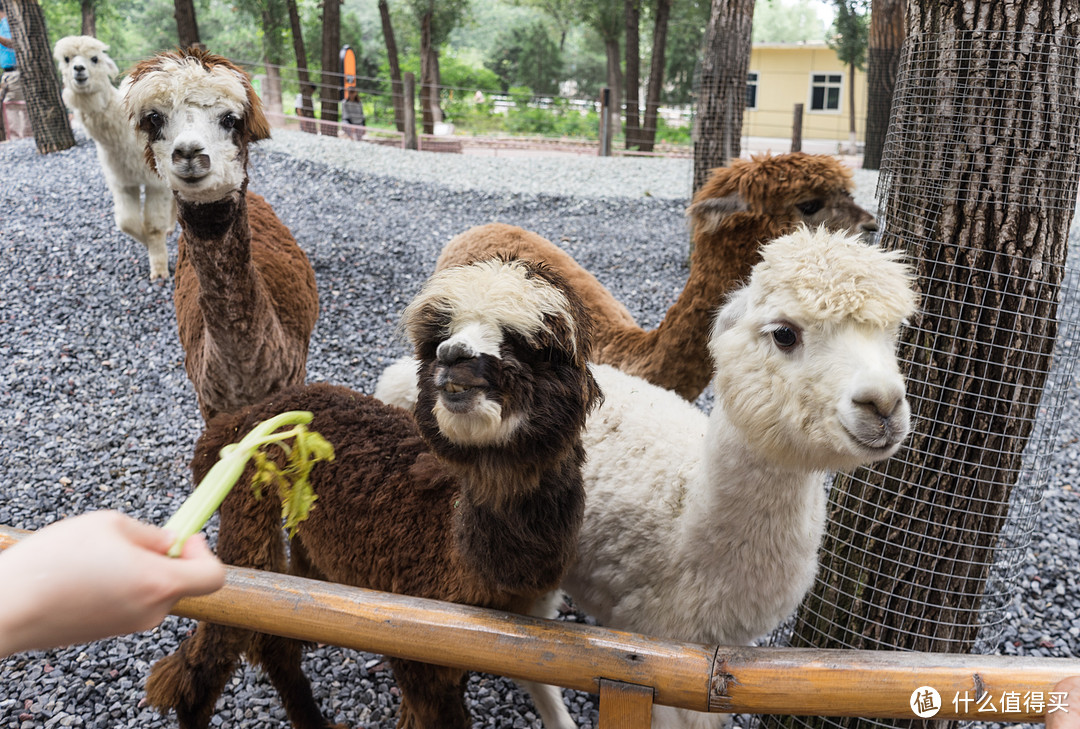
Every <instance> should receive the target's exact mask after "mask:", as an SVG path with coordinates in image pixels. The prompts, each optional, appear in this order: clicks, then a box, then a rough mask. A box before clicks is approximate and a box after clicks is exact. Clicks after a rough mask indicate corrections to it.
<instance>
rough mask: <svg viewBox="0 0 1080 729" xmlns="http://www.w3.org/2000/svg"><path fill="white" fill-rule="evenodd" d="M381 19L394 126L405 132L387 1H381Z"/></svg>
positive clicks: (396, 59)
mask: <svg viewBox="0 0 1080 729" xmlns="http://www.w3.org/2000/svg"><path fill="white" fill-rule="evenodd" d="M379 17H380V18H381V19H382V31H383V40H384V41H385V42H386V59H387V61H388V62H389V64H390V97H391V99H392V100H393V103H394V126H395V127H397V130H398V131H399V132H404V131H405V93H404V90H403V88H402V85H401V66H400V65H399V64H398V50H397V41H396V40H394V26H393V25H392V24H391V22H390V6H389V4H388V3H387V0H379Z"/></svg>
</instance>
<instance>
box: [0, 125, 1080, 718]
mask: <svg viewBox="0 0 1080 729" xmlns="http://www.w3.org/2000/svg"><path fill="white" fill-rule="evenodd" d="M79 139H80V143H79V145H78V146H77V147H76V148H73V149H71V150H67V151H65V152H62V153H57V154H52V155H47V156H40V155H38V154H37V152H36V150H35V149H34V147H33V144H32V142H30V141H26V140H23V141H16V142H11V143H6V144H0V169H2V170H3V171H4V185H2V186H0V246H2V253H0V292H3V293H0V393H2V397H0V423H2V424H3V425H2V426H0V446H2V447H0V493H3V498H0V524H8V525H11V526H15V527H20V528H27V529H36V528H40V527H42V526H45V525H46V524H48V523H50V522H52V521H54V520H56V519H58V518H61V517H64V516H68V515H73V514H78V513H81V512H84V511H88V510H92V509H99V508H115V509H120V510H122V511H125V512H127V513H130V514H132V515H134V516H136V517H138V518H140V519H144V520H146V521H149V522H153V523H162V522H163V521H164V520H165V518H166V517H167V515H169V514H170V513H171V512H172V511H173V510H174V509H175V508H176V507H177V506H178V505H179V504H180V502H181V500H182V497H183V496H184V494H186V493H187V491H188V489H189V477H188V473H187V467H186V464H187V460H188V458H189V455H190V453H191V447H192V444H193V442H194V440H195V438H196V436H197V434H198V432H199V428H200V424H201V420H200V418H199V415H198V410H197V407H196V403H195V397H194V393H193V392H192V389H191V387H190V385H189V383H188V381H187V378H186V376H185V375H184V371H183V366H182V357H183V353H182V351H181V349H180V345H179V342H178V339H177V333H176V326H175V322H174V316H173V309H172V302H171V293H172V290H171V284H166V283H161V282H155V283H151V282H150V281H148V280H147V277H146V276H147V271H148V268H147V261H146V255H145V252H144V250H143V249H142V247H141V246H140V245H139V244H138V243H136V242H135V241H133V240H131V239H129V238H127V237H126V236H124V235H123V234H121V233H120V232H119V231H118V230H116V229H115V227H114V225H113V221H112V205H111V202H110V200H109V196H108V193H107V191H106V189H105V185H104V182H103V178H102V176H101V172H100V170H99V169H98V165H97V161H96V157H95V155H94V151H93V145H92V144H91V143H90V142H89V141H88V140H87V139H86V138H85V136H81V135H80V136H79ZM251 178H252V189H254V190H255V191H257V192H259V193H261V194H263V195H265V196H266V197H267V198H268V199H269V200H270V202H271V203H272V204H273V205H274V207H275V209H276V210H277V211H278V213H279V215H280V216H281V217H282V218H283V219H284V221H285V222H286V224H288V225H289V226H290V228H291V229H292V231H293V232H294V234H295V235H296V237H297V239H298V240H299V242H300V244H301V246H302V247H303V248H304V249H305V251H306V252H307V253H308V255H309V257H310V258H311V261H312V263H313V265H314V267H315V275H316V279H317V281H318V285H319V294H320V297H321V304H322V309H321V313H320V318H319V323H318V325H317V327H316V329H315V332H314V335H313V337H312V343H311V353H310V358H309V363H308V373H309V377H310V379H311V380H313V381H319V380H325V381H332V382H336V383H341V384H346V385H349V386H352V387H354V388H356V389H359V390H361V391H366V392H370V391H371V390H372V389H373V387H374V383H375V379H376V377H377V376H378V374H379V372H380V371H381V369H382V367H383V365H384V364H385V363H386V362H388V361H390V360H391V359H393V358H396V357H397V356H399V355H401V354H403V353H404V352H405V351H406V346H405V343H404V341H403V340H402V339H401V338H400V336H399V335H398V333H397V330H396V324H397V317H398V314H399V312H400V310H401V309H402V307H403V306H404V304H405V303H406V302H407V301H408V300H409V299H410V298H411V297H412V295H413V294H414V293H415V292H416V291H417V290H418V288H419V287H420V285H421V283H422V282H423V280H424V279H425V278H426V276H427V274H428V272H429V271H430V269H431V267H432V265H433V263H434V260H435V258H436V255H437V252H438V250H439V249H440V247H441V246H442V244H443V243H444V242H445V241H446V240H447V239H448V238H450V237H451V236H452V235H454V234H456V233H458V232H460V231H462V230H464V229H465V228H467V227H469V226H471V225H474V224H478V223H483V222H488V221H492V220H500V221H504V222H509V223H515V224H519V225H522V226H524V227H526V228H529V229H532V230H536V231H538V232H540V233H541V234H543V235H545V236H547V237H549V238H551V239H552V240H554V241H556V242H561V243H562V245H564V246H565V247H566V248H567V249H568V250H569V251H570V252H571V253H572V254H573V255H574V256H575V257H576V258H577V259H578V260H579V261H580V262H581V263H582V264H583V265H584V266H585V267H586V268H588V269H590V270H591V271H593V272H594V273H595V274H596V275H597V276H598V277H599V278H600V279H601V280H602V281H603V282H604V283H605V284H607V285H608V286H609V287H610V288H611V289H612V290H613V292H614V293H615V295H616V296H617V297H618V298H620V299H621V300H622V301H624V302H625V303H626V304H627V306H628V307H629V308H630V310H631V311H632V312H633V313H634V314H635V316H637V317H638V320H639V321H640V322H641V323H642V324H643V325H646V326H654V325H655V324H656V323H658V322H659V320H660V318H661V317H662V316H663V312H664V311H665V310H666V309H667V307H668V306H669V305H670V304H671V303H672V302H673V301H674V299H675V296H676V295H677V293H678V292H679V290H680V289H681V287H682V284H683V282H684V280H685V276H686V268H685V244H686V237H687V236H686V226H685V222H684V219H683V209H684V207H685V205H686V202H687V200H686V197H687V195H688V192H689V188H690V180H691V175H690V163H689V162H688V161H685V160H632V159H598V158H586V157H582V158H536V159H523V158H508V159H491V158H480V157H476V158H470V157H468V156H457V155H435V154H418V153H409V152H402V151H400V150H392V149H387V148H383V147H375V146H372V145H362V144H361V145H358V144H353V143H348V142H339V141H337V140H330V139H325V138H316V137H312V136H310V135H302V134H299V133H281V134H279V135H278V138H276V139H274V140H271V141H269V142H267V143H264V144H263V145H262V146H261V147H259V148H257V149H256V151H255V152H254V153H253V167H252V170H251ZM858 182H859V184H860V192H859V197H860V200H861V202H863V204H865V205H868V206H872V205H873V201H872V195H873V192H874V179H873V175H872V174H871V173H864V172H860V173H859V174H858ZM170 246H171V250H172V252H173V261H171V263H175V235H174V236H173V238H171V239H170ZM1070 289H1071V290H1072V291H1074V292H1075V291H1076V289H1077V286H1076V282H1075V278H1073V279H1072V283H1071V285H1070ZM1074 310H1075V309H1074ZM701 404H702V406H703V407H708V404H709V401H708V397H707V396H704V397H703V400H702V401H701ZM1078 438H1080V401H1078V390H1077V388H1076V386H1075V383H1073V386H1072V387H1071V388H1070V390H1069V393H1068V397H1067V403H1066V406H1065V420H1064V423H1063V426H1062V429H1061V433H1060V435H1059V443H1058V447H1057V449H1056V452H1055V454H1054V456H1053V458H1052V464H1051V469H1052V474H1053V475H1052V479H1051V480H1052V483H1051V486H1050V488H1049V490H1048V492H1047V498H1046V505H1045V507H1046V508H1045V512H1044V518H1043V521H1042V524H1041V528H1040V534H1039V536H1038V537H1037V538H1036V540H1035V541H1036V545H1035V548H1034V550H1033V553H1032V555H1031V557H1030V558H1029V560H1028V564H1027V565H1026V568H1027V572H1026V574H1025V580H1024V584H1023V585H1022V588H1023V589H1022V594H1021V595H1020V597H1019V598H1018V600H1017V601H1016V604H1015V606H1014V610H1013V614H1012V615H1011V617H1010V623H1009V628H1008V633H1007V635H1006V641H1005V643H1004V644H1003V647H1002V650H1007V651H1008V652H1010V653H1017V654H1042V655H1073V652H1074V650H1077V649H1080V618H1078V617H1077V614H1076V613H1075V612H1074V610H1075V609H1077V605H1080V599H1078V598H1080V586H1078V584H1077V581H1076V576H1075V574H1074V573H1073V571H1072V570H1071V569H1070V567H1071V566H1072V564H1073V562H1074V561H1075V553H1076V547H1077V542H1076V537H1077V518H1078V514H1080V504H1078V500H1077V496H1076V492H1075V491H1074V490H1073V488H1074V486H1073V484H1074V482H1075V477H1076V473H1077V469H1078V467H1080V459H1078V457H1077V448H1076V447H1075V446H1074V444H1075V442H1076V441H1077V439H1078ZM213 529H214V527H213V523H212V526H211V538H213ZM5 588H6V589H17V588H18V586H17V585H7V586H5ZM571 617H572V618H573V617H574V616H571ZM192 626H193V623H192V622H190V621H186V620H182V619H179V618H168V619H166V621H165V622H164V623H163V624H162V625H161V626H160V627H159V628H157V629H155V630H152V631H150V632H147V633H142V634H138V635H134V636H129V637H124V638H119V639H114V640H107V641H102V642H98V643H94V644H91V645H83V646H76V647H72V648H69V649H63V650H54V651H44V652H34V653H28V654H22V655H19V656H15V657H11V658H8V659H6V660H3V662H2V664H0V676H2V677H3V678H2V683H0V729H8V728H15V727H19V728H21V729H29V728H30V727H54V726H65V727H67V726H85V727H131V728H134V727H139V728H140V729H152V728H154V727H174V726H175V720H174V719H173V718H172V717H167V718H162V717H160V716H158V715H157V714H156V713H154V712H153V711H151V710H150V709H148V708H146V707H145V706H143V705H142V699H143V690H142V685H143V682H144V680H145V678H146V676H147V673H148V671H149V668H150V666H151V664H152V663H153V662H154V661H155V660H156V659H158V658H160V657H161V656H163V655H165V654H167V653H169V652H171V651H172V650H174V649H175V648H176V645H177V642H178V641H179V640H180V639H182V638H183V637H184V636H185V635H186V633H187V632H188V631H189V630H190V629H191V628H192ZM305 668H306V671H307V672H308V675H309V676H311V677H312V678H313V679H314V680H313V683H314V688H315V691H316V696H317V699H318V701H319V702H320V704H321V705H322V706H323V707H324V710H325V711H326V712H327V714H328V717H329V718H331V719H332V720H333V721H338V722H347V723H348V724H349V725H351V726H357V727H361V726H362V727H391V726H393V720H394V719H393V717H394V715H395V706H396V700H397V699H396V690H395V689H394V687H393V683H392V681H391V679H390V677H389V674H388V671H387V669H386V666H385V664H384V663H383V662H382V661H381V659H380V658H379V657H378V656H372V655H367V654H363V653H357V652H353V651H348V650H343V649H338V648H334V647H325V646H321V647H317V648H315V649H313V650H311V651H310V652H309V654H308V657H307V659H306V663H305ZM468 696H469V700H470V702H471V704H472V710H473V715H474V718H475V720H476V725H477V726H498V727H515V728H517V727H538V726H539V721H538V720H537V719H536V717H535V715H534V714H533V712H532V707H531V705H530V704H529V702H528V700H527V699H526V698H525V697H524V696H523V695H522V694H521V693H520V692H519V691H518V690H517V689H516V688H515V687H514V685H513V684H512V683H510V682H508V681H506V680H504V679H500V678H496V677H492V676H486V675H476V676H474V677H473V679H472V680H471V682H470V685H469V691H468ZM566 696H567V699H568V701H569V702H570V704H571V707H572V711H573V712H574V713H575V715H576V716H577V717H578V718H579V720H580V724H581V726H582V727H591V726H595V724H596V708H595V701H596V700H595V696H591V695H588V694H583V693H577V692H566ZM213 725H214V726H236V727H244V728H245V729H279V728H281V727H286V726H287V722H286V721H285V719H284V714H283V712H282V711H281V709H280V705H279V703H278V700H277V697H276V695H275V694H274V692H273V690H272V689H271V687H270V686H269V683H268V682H267V681H266V680H265V679H264V678H263V677H262V676H260V675H259V674H258V673H257V672H256V671H254V670H252V669H251V668H249V667H245V668H244V669H243V670H242V671H241V672H238V673H237V674H236V676H235V677H234V678H233V679H232V681H230V683H229V685H228V686H227V687H226V690H225V693H224V695H223V697H222V699H221V701H220V702H219V705H218V710H217V712H216V713H215V717H214V720H213Z"/></svg>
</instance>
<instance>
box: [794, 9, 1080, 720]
mask: <svg viewBox="0 0 1080 729" xmlns="http://www.w3.org/2000/svg"><path fill="white" fill-rule="evenodd" d="M970 28H977V29H979V30H968V29H970ZM909 32H910V37H909V38H908V41H907V44H906V45H905V50H904V54H903V58H902V60H901V71H900V79H899V81H898V83H897V87H896V95H895V98H894V102H893V103H894V112H893V124H894V128H893V130H892V134H891V135H890V138H889V142H888V144H887V145H886V148H885V152H884V164H883V169H882V174H883V176H884V177H883V180H885V181H886V187H885V190H884V194H883V200H882V209H883V215H882V219H883V221H884V231H883V234H882V243H883V245H885V246H886V247H894V248H903V249H905V250H906V251H907V253H908V257H909V259H910V260H912V261H913V263H914V265H915V269H916V275H917V281H918V282H919V285H920V287H921V289H922V291H921V295H922V304H921V308H920V311H919V313H918V314H917V315H916V317H915V318H914V320H913V321H912V322H910V325H909V326H908V327H907V328H906V329H905V330H904V333H903V337H902V344H901V347H900V353H899V354H900V361H901V362H904V363H905V366H906V370H907V371H906V373H905V375H906V378H907V382H908V395H909V398H908V399H909V401H910V402H911V405H912V414H913V422H914V423H915V432H914V433H913V435H912V437H911V439H910V442H909V444H908V445H907V446H906V448H905V449H904V450H903V451H901V453H900V454H898V455H897V456H894V457H893V458H892V459H890V460H889V461H887V462H886V463H884V464H880V465H879V466H877V467H875V468H872V469H860V470H859V471H857V472H856V473H855V474H853V475H852V476H846V477H841V478H838V479H837V482H836V483H835V484H834V485H833V487H832V491H831V494H830V509H831V513H830V520H829V524H828V528H827V533H826V537H825V540H824V544H823V547H822V552H821V555H822V558H821V562H822V564H821V569H820V571H819V574H818V581H817V584H816V585H815V586H814V588H813V590H812V592H811V594H810V595H809V596H808V598H807V599H806V600H805V601H804V604H803V606H802V608H801V609H800V610H799V613H798V616H797V620H796V624H795V628H794V635H793V638H792V644H793V645H796V646H813V647H816V648H841V647H842V648H866V649H879V648H886V649H899V650H916V651H941V652H963V653H966V652H972V651H973V650H988V649H993V648H995V647H996V645H997V642H998V640H999V636H998V635H994V634H992V631H993V630H1000V627H999V626H1000V625H1001V623H1002V622H1003V612H1004V610H1005V608H1006V606H1008V605H1010V604H1011V603H1012V601H1013V599H1014V598H1015V585H1016V583H1017V580H1016V576H1017V575H1016V571H1017V570H1018V569H1019V560H1020V557H1019V556H1016V553H1017V552H1019V550H1020V549H1023V548H1024V547H1025V546H1026V544H1027V543H1028V538H1029V537H1030V533H1019V532H1020V529H1019V528H1018V527H1017V523H1020V524H1024V523H1025V522H1024V521H1022V519H1024V518H1025V516H1024V515H1026V514H1030V513H1031V507H1032V505H1033V503H1037V502H1038V499H1040V498H1041V489H1042V484H1041V483H1039V482H1038V480H1037V478H1038V475H1037V474H1036V473H1033V472H1032V470H1031V464H1030V463H1028V464H1025V462H1024V453H1025V448H1026V447H1027V446H1028V445H1029V439H1030V437H1031V434H1032V432H1033V430H1034V428H1035V422H1036V418H1038V417H1039V407H1040V401H1041V399H1042V396H1043V389H1044V384H1045V383H1046V379H1047V375H1048V371H1049V368H1050V365H1051V355H1052V350H1053V347H1054V344H1055V341H1056V337H1057V302H1058V298H1059V292H1060V285H1061V280H1062V275H1063V270H1064V262H1065V255H1066V248H1067V234H1068V230H1069V227H1070V225H1071V222H1072V217H1073V210H1074V206H1075V202H1076V196H1077V181H1078V179H1080V52H1078V49H1077V47H1076V37H1077V35H1078V34H1080V2H1078V1H1077V0H1068V2H1064V3H1060V4H1058V3H1055V4H1053V5H1051V4H1047V3H1042V2H1040V1H1038V0H1021V1H1019V2H1017V1H1013V2H1010V3H1008V4H1003V3H1000V2H976V1H974V0H970V1H969V2H967V3H964V4H963V5H961V4H954V3H943V2H942V3H939V2H930V1H929V0H923V2H913V3H912V4H911V5H910V22H909ZM1038 432H1040V433H1041V432H1044V431H1043V430H1042V429H1040V430H1039V431H1038ZM1032 445H1035V446H1037V448H1035V449H1034V450H1033V451H1032V453H1036V454H1037V453H1038V452H1039V450H1038V447H1042V448H1045V449H1047V450H1048V449H1049V448H1050V447H1051V446H1050V445H1049V444H1046V443H1039V442H1036V443H1034V444H1032ZM1029 481H1030V482H1031V483H1029ZM1018 483H1023V484H1024V485H1025V488H1024V490H1023V491H1021V492H1018V493H1014V492H1013V489H1014V486H1016V485H1017V484H1018ZM1014 500H1015V502H1016V503H1015V504H1014V506H1013V509H1014V511H1012V512H1010V503H1011V502H1012V501H1014ZM1029 523H1030V522H1029ZM1017 545H1019V548H1018V547H1017ZM1010 549H1011V550H1012V554H1010ZM1010 557H1011V559H1010ZM1010 563H1011V564H1010ZM1002 565H1004V567H1003V566H1002ZM1008 569H1012V570H1013V573H1012V574H1009V572H1008ZM984 600H985V601H986V602H985V603H984ZM994 611H997V612H998V614H996V615H995V614H994ZM985 626H989V629H987V628H986V627H985ZM981 627H983V629H984V631H985V632H983V633H980V628H981ZM942 698H943V699H944V700H946V701H947V700H949V699H947V698H945V697H942ZM998 698H1000V697H998ZM811 723H813V724H815V725H817V724H818V720H814V721H813V722H811ZM856 723H858V722H857V721H856V720H850V719H845V720H841V721H837V722H831V725H833V726H853V725H855V724H856ZM901 723H902V724H904V725H905V726H907V725H909V724H910V723H911V722H901ZM799 724H800V726H805V725H806V723H805V722H804V721H802V720H800V722H799ZM859 725H860V726H862V724H861V723H860V724H859ZM927 726H929V724H927Z"/></svg>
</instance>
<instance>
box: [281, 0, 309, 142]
mask: <svg viewBox="0 0 1080 729" xmlns="http://www.w3.org/2000/svg"><path fill="white" fill-rule="evenodd" d="M287 4H288V6H289V27H290V28H291V29H292V37H293V50H294V51H295V52H296V75H297V77H298V78H299V79H300V106H299V107H297V109H296V114H297V116H299V117H301V119H300V129H301V131H305V132H310V133H311V134H314V133H315V131H316V130H315V123H314V122H309V121H304V119H314V118H315V105H314V103H312V101H311V97H312V96H314V94H315V87H314V86H312V85H311V79H310V77H309V76H308V68H307V51H305V50H304V34H303V30H302V28H301V25H300V11H299V10H298V9H297V7H296V0H287Z"/></svg>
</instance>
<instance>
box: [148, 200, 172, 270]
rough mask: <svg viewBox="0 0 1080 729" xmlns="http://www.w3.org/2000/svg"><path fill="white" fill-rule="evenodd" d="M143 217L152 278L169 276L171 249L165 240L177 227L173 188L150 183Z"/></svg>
mask: <svg viewBox="0 0 1080 729" xmlns="http://www.w3.org/2000/svg"><path fill="white" fill-rule="evenodd" d="M142 217H143V220H142V223H143V224H142V229H143V238H142V242H143V243H144V244H145V245H146V251H147V253H148V254H149V256H150V278H152V279H155V278H168V277H169V251H168V249H167V248H166V247H165V241H166V239H167V238H168V237H169V233H171V232H172V230H173V228H174V227H176V200H175V199H174V197H173V192H172V190H170V189H169V188H167V187H152V186H149V185H148V186H147V188H146V199H145V200H144V201H143V216H142Z"/></svg>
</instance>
